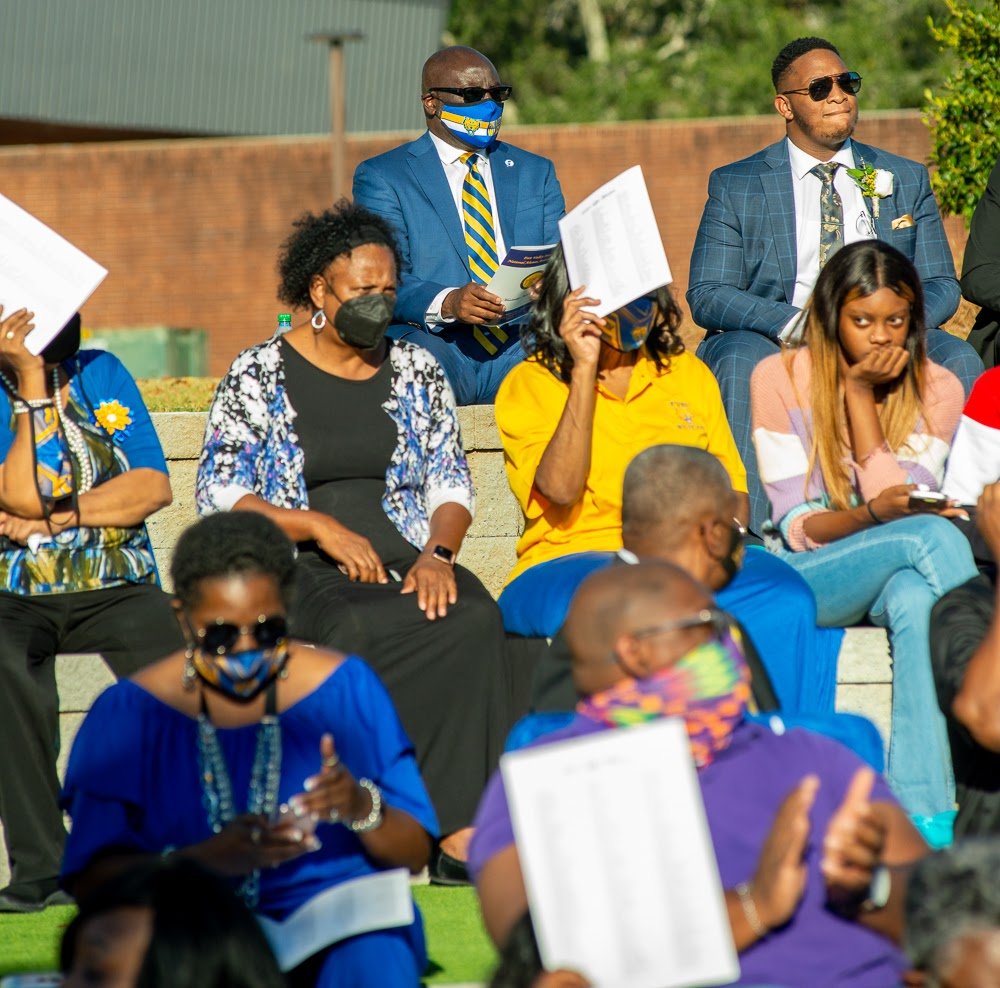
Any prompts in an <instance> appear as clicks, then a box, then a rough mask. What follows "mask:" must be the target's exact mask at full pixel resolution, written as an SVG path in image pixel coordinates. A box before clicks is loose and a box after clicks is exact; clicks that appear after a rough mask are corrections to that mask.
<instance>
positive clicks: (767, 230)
mask: <svg viewBox="0 0 1000 988" xmlns="http://www.w3.org/2000/svg"><path fill="white" fill-rule="evenodd" d="M771 77H772V80H773V82H774V88H775V93H776V95H775V98H774V106H775V109H776V110H777V111H778V113H780V114H781V116H782V117H784V119H785V135H786V136H785V140H782V141H779V142H778V143H777V144H772V145H771V146H770V147H767V148H764V150H763V151H759V152H757V153H756V154H754V155H751V156H750V157H749V158H745V159H744V160H742V161H737V162H736V163H735V164H731V165H726V166H725V167H723V168H719V169H717V170H716V171H714V172H712V175H711V176H710V178H709V181H708V202H707V203H706V205H705V211H704V213H703V214H702V218H701V225H700V226H699V228H698V235H697V238H696V240H695V245H694V252H693V253H692V256H691V276H690V288H689V289H688V293H687V301H688V305H689V306H690V307H691V314H692V316H693V317H694V321H695V322H696V323H697V324H698V325H699V326H702V327H703V328H704V329H705V330H706V331H707V334H706V336H705V339H704V341H703V342H702V344H701V346H700V347H699V348H698V356H699V357H701V359H702V360H704V361H705V362H706V363H707V364H708V366H709V367H711V369H712V371H713V372H714V374H715V376H716V378H718V381H719V386H720V388H721V390H722V400H723V403H724V404H725V406H726V414H727V415H728V417H729V424H730V426H731V427H732V430H733V435H734V436H735V438H736V444H737V446H738V447H739V450H740V454H741V455H742V457H743V462H744V464H745V466H746V468H747V479H748V481H749V487H750V505H751V508H750V524H751V527H752V528H753V529H754V531H756V532H759V531H760V527H761V525H762V524H763V522H764V521H765V520H766V518H767V517H768V505H767V499H766V497H765V496H764V492H763V488H762V487H761V484H760V480H759V477H758V473H757V457H756V453H755V451H754V448H753V442H752V438H751V431H752V430H751V420H750V375H751V372H752V371H753V368H754V367H755V366H756V364H757V363H758V362H759V361H760V360H762V359H763V358H764V357H766V356H768V355H769V354H771V353H775V352H776V351H777V350H778V348H779V341H781V340H787V339H790V338H793V337H794V335H795V329H796V325H795V324H796V322H797V320H798V317H799V315H800V312H801V310H802V308H803V306H804V305H805V304H806V302H807V301H808V299H809V296H810V295H811V293H812V289H813V285H814V284H815V282H816V277H817V275H818V274H819V269H820V257H821V254H822V255H824V259H825V257H826V256H829V254H830V253H831V252H832V251H833V250H836V248H837V247H839V246H840V245H842V244H845V243H852V242H853V241H856V240H864V239H871V238H873V237H874V238H878V239H879V240H884V241H886V242H888V243H890V244H892V245H893V246H894V247H896V248H897V249H898V250H900V251H902V252H903V253H904V254H905V255H906V256H907V257H909V258H910V260H911V261H913V263H914V265H915V266H916V268H917V271H918V272H919V273H920V277H921V279H922V280H923V285H924V294H925V297H926V322H927V325H928V326H929V327H938V326H940V325H941V324H942V323H944V322H945V321H947V320H948V319H949V318H950V317H951V316H952V315H953V314H954V312H955V310H956V308H957V307H958V301H959V287H958V282H957V280H956V278H955V267H954V263H953V262H952V257H951V250H950V248H949V247H948V241H947V238H946V237H945V233H944V227H943V225H942V223H941V215H940V213H939V211H938V207H937V203H936V202H935V200H934V195H933V193H932V192H931V187H930V181H929V179H928V175H927V169H926V168H925V167H924V166H923V165H920V164H918V163H917V162H915V161H910V160H909V159H907V158H901V157H899V156H898V155H894V154H889V153H888V152H887V151H882V150H880V149H879V148H874V147H869V146H868V145H864V144H860V143H858V142H857V141H852V140H851V134H852V133H853V132H854V127H855V124H856V123H857V119H858V101H857V93H858V91H859V90H860V88H861V77H860V76H859V75H858V74H857V73H856V72H849V71H848V69H847V66H846V65H845V64H844V63H843V61H842V60H841V58H840V55H839V53H838V52H837V49H836V48H834V46H833V45H832V44H830V42H828V41H825V40H823V39H822V38H799V39H797V40H796V41H792V42H790V43H789V44H788V45H786V46H785V47H784V48H783V49H782V50H781V52H780V53H779V54H778V56H777V58H775V60H774V64H773V65H772V67H771ZM826 163H829V164H826ZM868 166H871V167H872V168H873V169H877V170H882V171H884V172H886V173H888V174H887V175H881V174H880V175H879V176H878V178H879V180H880V184H879V188H878V189H877V190H876V191H877V193H884V195H881V194H876V195H874V196H872V195H867V194H865V193H864V192H863V191H862V189H861V188H860V187H859V186H858V184H857V183H856V182H855V181H854V180H853V179H852V178H851V177H850V176H849V175H848V174H847V169H848V168H867V167H868ZM824 169H825V170H826V172H827V173H828V175H829V177H827V178H824V177H823V174H824ZM889 176H891V188H890V187H889V183H890V179H889ZM831 183H832V187H831ZM824 203H825V205H824ZM927 352H928V354H929V356H930V357H931V359H932V360H934V361H936V362H937V363H939V364H943V365H944V366H946V367H948V368H949V369H950V370H952V371H953V372H954V373H955V374H956V375H957V376H958V377H959V379H960V380H961V381H962V384H963V385H964V387H965V390H966V394H968V392H969V390H970V389H971V387H972V382H973V381H974V380H975V378H976V377H977V376H978V375H979V374H980V373H981V372H982V370H983V365H982V362H981V361H980V359H979V357H978V356H977V355H976V353H975V351H974V350H973V349H972V347H970V346H969V345H968V344H967V343H965V342H964V341H962V340H959V339H957V338H956V337H954V336H951V335H949V334H948V333H946V332H944V331H942V330H940V329H931V330H930V331H929V332H928V334H927Z"/></svg>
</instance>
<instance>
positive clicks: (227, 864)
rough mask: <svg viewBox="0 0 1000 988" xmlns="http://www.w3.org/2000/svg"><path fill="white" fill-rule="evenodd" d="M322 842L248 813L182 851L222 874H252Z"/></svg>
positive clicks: (273, 866)
mask: <svg viewBox="0 0 1000 988" xmlns="http://www.w3.org/2000/svg"><path fill="white" fill-rule="evenodd" d="M317 846H318V844H317V843H316V841H315V838H311V837H310V835H309V834H307V833H306V832H305V831H304V830H300V829H298V828H296V827H289V826H281V827H272V826H271V825H270V824H269V823H268V820H267V817H265V816H262V815H260V814H253V813H244V814H243V815H242V816H238V817H234V818H233V819H232V820H230V822H229V823H227V824H226V825H225V826H224V827H223V828H222V830H220V831H219V833H217V834H216V835H215V836H214V837H209V838H208V840H205V841H202V842H201V843H200V844H193V845H192V846H191V847H186V848H184V850H183V851H182V852H181V853H182V854H183V855H184V857H186V858H194V859H195V860H196V861H199V862H200V863H201V864H203V865H205V866H206V867H208V868H211V869H212V870H213V871H217V872H219V873H220V874H222V875H230V876H234V877H236V876H239V875H248V874H250V872H251V871H256V870H258V869H260V868H277V867H278V865H282V864H284V863H285V862H286V861H292V860H293V859H295V858H297V857H300V856H301V855H303V854H306V853H308V852H309V851H312V850H315V848H316V847H317Z"/></svg>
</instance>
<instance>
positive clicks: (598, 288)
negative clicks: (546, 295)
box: [559, 165, 674, 316]
mask: <svg viewBox="0 0 1000 988" xmlns="http://www.w3.org/2000/svg"><path fill="white" fill-rule="evenodd" d="M559 234H560V236H561V238H562V245H563V251H565V254H566V269H567V271H568V273H569V283H570V286H571V287H572V288H578V287H579V286H580V285H586V287H587V291H586V294H587V295H588V296H589V297H590V298H597V299H600V300H601V304H600V305H595V306H593V308H592V309H591V311H593V312H594V313H596V314H597V315H599V316H606V315H607V314H608V313H609V312H614V311H615V309H620V308H621V307H622V306H623V305H627V304H628V303H629V302H632V301H634V300H635V299H637V298H641V297H642V296H643V295H648V294H649V293H650V292H651V291H653V289H655V288H660V287H661V286H662V285H669V284H670V283H671V282H672V281H673V280H674V279H673V276H672V275H671V274H670V265H669V264H668V263H667V255H666V252H665V251H664V249H663V240H662V239H661V237H660V230H659V227H657V225H656V216H655V215H654V213H653V204H652V202H650V199H649V190H648V189H647V188H646V180H645V179H644V178H643V176H642V167H641V166H640V165H633V167H631V168H629V169H628V170H627V171H624V172H622V173H621V175H619V176H618V177H617V178H613V179H612V180H611V181H610V182H607V183H605V184H604V185H602V186H601V187H600V188H599V189H598V190H597V191H596V192H593V193H591V194H590V195H589V196H587V198H586V199H584V200H583V202H581V203H580V205H579V206H577V207H576V208H575V209H573V210H571V211H570V212H569V213H567V214H566V215H565V216H564V217H563V218H562V219H561V220H560V221H559Z"/></svg>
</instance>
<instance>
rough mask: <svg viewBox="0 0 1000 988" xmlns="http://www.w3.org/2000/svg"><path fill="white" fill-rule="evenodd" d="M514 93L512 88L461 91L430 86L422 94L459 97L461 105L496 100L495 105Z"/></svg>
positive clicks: (492, 87)
mask: <svg viewBox="0 0 1000 988" xmlns="http://www.w3.org/2000/svg"><path fill="white" fill-rule="evenodd" d="M513 92H514V87H513V86H488V87H486V88H483V87H482V86H465V87H463V88H461V89H452V88H450V87H449V86H431V87H430V89H428V90H427V92H426V93H424V96H430V95H431V93H450V94H451V95H452V96H460V97H461V98H462V102H463V103H482V101H483V100H484V99H486V98H489V99H491V100H496V102H497V103H505V102H506V101H507V100H509V99H510V97H511V95H512V94H513Z"/></svg>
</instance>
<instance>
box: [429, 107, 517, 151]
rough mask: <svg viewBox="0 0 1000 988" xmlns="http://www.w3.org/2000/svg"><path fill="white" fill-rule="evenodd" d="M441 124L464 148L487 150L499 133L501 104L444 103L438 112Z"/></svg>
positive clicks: (501, 114) (501, 113)
mask: <svg viewBox="0 0 1000 988" xmlns="http://www.w3.org/2000/svg"><path fill="white" fill-rule="evenodd" d="M440 116H441V122H442V123H443V124H444V125H445V127H447V128H448V130H450V131H451V132H452V133H453V134H454V135H455V136H456V137H457V138H458V139H459V140H460V141H461V142H462V143H463V144H464V145H465V146H466V147H468V148H474V149H476V150H482V149H483V148H488V147H489V146H490V145H491V144H492V143H493V142H494V141H495V140H496V137H497V134H498V133H499V132H500V118H501V117H502V116H503V104H502V103H497V102H496V101H495V100H491V99H487V100H483V101H482V103H471V104H470V103H460V104H458V105H455V104H452V103H444V104H442V106H441V111H440Z"/></svg>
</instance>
